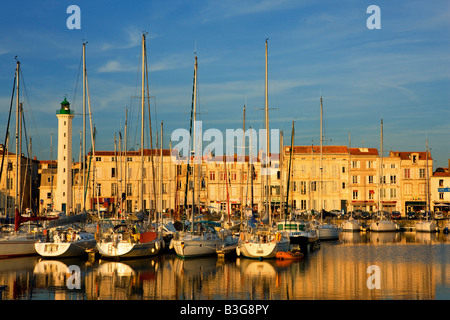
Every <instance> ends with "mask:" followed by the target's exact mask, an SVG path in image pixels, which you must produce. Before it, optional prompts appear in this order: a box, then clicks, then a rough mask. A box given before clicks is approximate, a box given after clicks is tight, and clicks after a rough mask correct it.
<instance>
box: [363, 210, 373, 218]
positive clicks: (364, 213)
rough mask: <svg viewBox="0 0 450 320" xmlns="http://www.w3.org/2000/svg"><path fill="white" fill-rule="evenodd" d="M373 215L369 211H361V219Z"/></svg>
mask: <svg viewBox="0 0 450 320" xmlns="http://www.w3.org/2000/svg"><path fill="white" fill-rule="evenodd" d="M371 217H372V216H371V214H370V212H368V211H363V212H361V219H370V218H371Z"/></svg>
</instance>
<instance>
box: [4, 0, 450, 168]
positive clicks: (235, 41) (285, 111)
mask: <svg viewBox="0 0 450 320" xmlns="http://www.w3.org/2000/svg"><path fill="white" fill-rule="evenodd" d="M71 4H76V5H78V6H79V7H80V9H81V29H79V30H69V29H68V28H67V27H66V20H67V19H68V18H69V16H70V14H67V13H66V9H67V7H68V6H69V5H71ZM372 4H375V5H378V6H379V7H380V10H381V29H379V30H369V29H368V28H367V27H366V20H367V19H368V18H369V16H370V14H368V13H366V9H367V7H368V6H370V5H372ZM0 23H1V27H2V28H1V30H2V31H1V32H0V141H1V143H3V141H4V133H5V128H6V121H7V115H8V110H9V104H10V97H11V90H12V82H13V78H14V70H15V59H14V57H15V56H17V57H18V59H19V60H20V61H21V66H22V75H23V79H24V83H25V89H26V91H22V94H23V97H22V98H21V100H22V101H24V104H25V110H26V121H27V134H28V136H31V137H32V139H33V155H35V156H36V157H37V158H38V159H50V135H51V133H52V132H53V139H54V146H56V141H55V139H56V133H57V118H56V114H55V111H56V110H57V109H58V108H59V104H60V102H61V101H62V100H63V99H64V96H65V95H67V99H68V100H69V102H71V103H72V109H74V110H75V114H76V115H75V118H74V121H73V138H74V141H73V145H74V147H73V154H74V155H73V157H74V158H75V159H76V160H78V150H79V132H80V131H81V130H82V117H81V113H82V81H81V69H80V62H81V54H82V43H83V41H84V40H87V41H88V43H87V45H86V52H87V58H86V60H87V72H88V79H89V90H90V96H91V103H92V111H93V121H94V123H95V126H96V128H97V131H98V142H97V150H114V134H115V133H116V134H117V135H118V132H119V131H121V132H122V135H123V130H124V128H123V126H124V123H125V108H126V107H127V108H128V119H129V132H128V137H129V140H128V146H129V147H133V146H134V147H135V148H139V143H140V140H139V129H138V128H137V126H136V123H137V122H138V112H139V110H138V108H139V101H138V99H133V98H132V97H133V96H139V95H140V55H141V48H140V41H141V35H142V32H143V31H145V32H148V41H147V49H148V60H149V70H150V74H149V77H150V95H152V96H154V97H155V98H154V99H152V124H153V126H154V130H157V129H158V130H159V126H160V122H161V121H162V120H163V121H164V147H165V148H168V146H169V135H170V133H171V132H172V131H173V130H175V129H177V128H186V129H189V117H190V105H191V94H192V77H193V68H194V51H195V50H196V53H197V56H198V63H199V73H198V74H199V76H198V83H199V107H198V108H199V112H200V113H199V115H198V118H199V119H200V120H202V121H203V128H204V130H206V129H208V128H217V129H220V130H222V131H223V132H224V133H225V129H237V128H241V127H242V109H243V106H244V104H246V127H247V128H248V127H249V126H251V127H253V128H255V129H258V128H262V127H263V125H264V112H263V111H262V110H259V109H261V108H263V107H264V59H265V58H264V46H265V44H264V41H265V39H266V38H269V105H270V107H271V108H273V110H271V111H270V127H271V128H278V129H280V130H283V133H284V138H285V143H286V144H289V143H290V134H291V125H292V121H294V120H295V133H296V134H295V144H296V145H311V144H312V143H313V144H318V143H319V119H320V117H319V115H320V109H319V108H320V96H322V97H323V104H324V133H325V139H326V140H327V141H326V142H325V143H326V144H332V145H348V142H349V132H350V135H351V145H352V147H361V146H365V147H375V148H379V146H380V119H381V118H383V122H384V149H385V150H398V151H424V150H425V143H426V139H427V138H428V142H429V147H430V148H431V153H432V156H433V158H434V159H435V163H434V167H436V166H443V167H447V165H448V162H447V161H448V159H449V158H450V142H449V141H450V139H449V135H450V125H449V124H450V123H449V122H450V121H449V119H450V114H449V113H450V108H449V106H450V55H449V52H450V50H449V49H450V41H449V40H450V34H449V33H450V3H449V2H448V1H440V0H438V1H433V2H427V3H426V2H424V1H381V0H375V1H373V0H371V1H364V0H344V1H331V0H330V1H312V0H306V1H299V0H279V1H264V0H262V1H234V0H233V1H225V0H224V1H206V0H204V1H20V0H19V1H16V2H2V3H1V4H0ZM77 80H78V81H77ZM155 102H156V103H155ZM13 128H14V123H13V126H12V130H14V129H13ZM88 135H89V134H88ZM88 144H89V142H88ZM12 146H13V145H12ZM146 147H147V146H146ZM386 154H387V153H386ZM53 155H54V157H56V151H54V152H53Z"/></svg>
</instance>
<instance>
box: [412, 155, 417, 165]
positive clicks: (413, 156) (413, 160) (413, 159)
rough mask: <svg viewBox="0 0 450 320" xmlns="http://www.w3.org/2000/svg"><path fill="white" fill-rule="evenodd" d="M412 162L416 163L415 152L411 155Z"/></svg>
mask: <svg viewBox="0 0 450 320" xmlns="http://www.w3.org/2000/svg"><path fill="white" fill-rule="evenodd" d="M412 162H413V163H417V154H413V155H412Z"/></svg>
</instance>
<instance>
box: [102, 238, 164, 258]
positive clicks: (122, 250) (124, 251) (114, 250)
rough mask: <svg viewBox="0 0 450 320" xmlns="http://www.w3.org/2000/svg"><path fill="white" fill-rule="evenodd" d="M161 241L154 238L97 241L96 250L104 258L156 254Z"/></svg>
mask: <svg viewBox="0 0 450 320" xmlns="http://www.w3.org/2000/svg"><path fill="white" fill-rule="evenodd" d="M163 243H164V242H163V241H162V240H159V239H155V240H154V241H150V242H145V243H141V242H137V243H132V242H129V241H120V242H113V241H109V242H97V246H96V247H97V250H98V252H99V253H100V255H101V256H102V257H104V258H112V259H114V258H120V259H127V258H141V257H148V256H153V255H157V254H158V253H159V251H160V250H161V249H162V247H163Z"/></svg>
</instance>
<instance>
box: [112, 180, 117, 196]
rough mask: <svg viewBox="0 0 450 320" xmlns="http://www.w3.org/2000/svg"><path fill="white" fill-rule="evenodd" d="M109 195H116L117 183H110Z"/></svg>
mask: <svg viewBox="0 0 450 320" xmlns="http://www.w3.org/2000/svg"><path fill="white" fill-rule="evenodd" d="M111 196H113V197H115V196H117V183H111Z"/></svg>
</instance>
